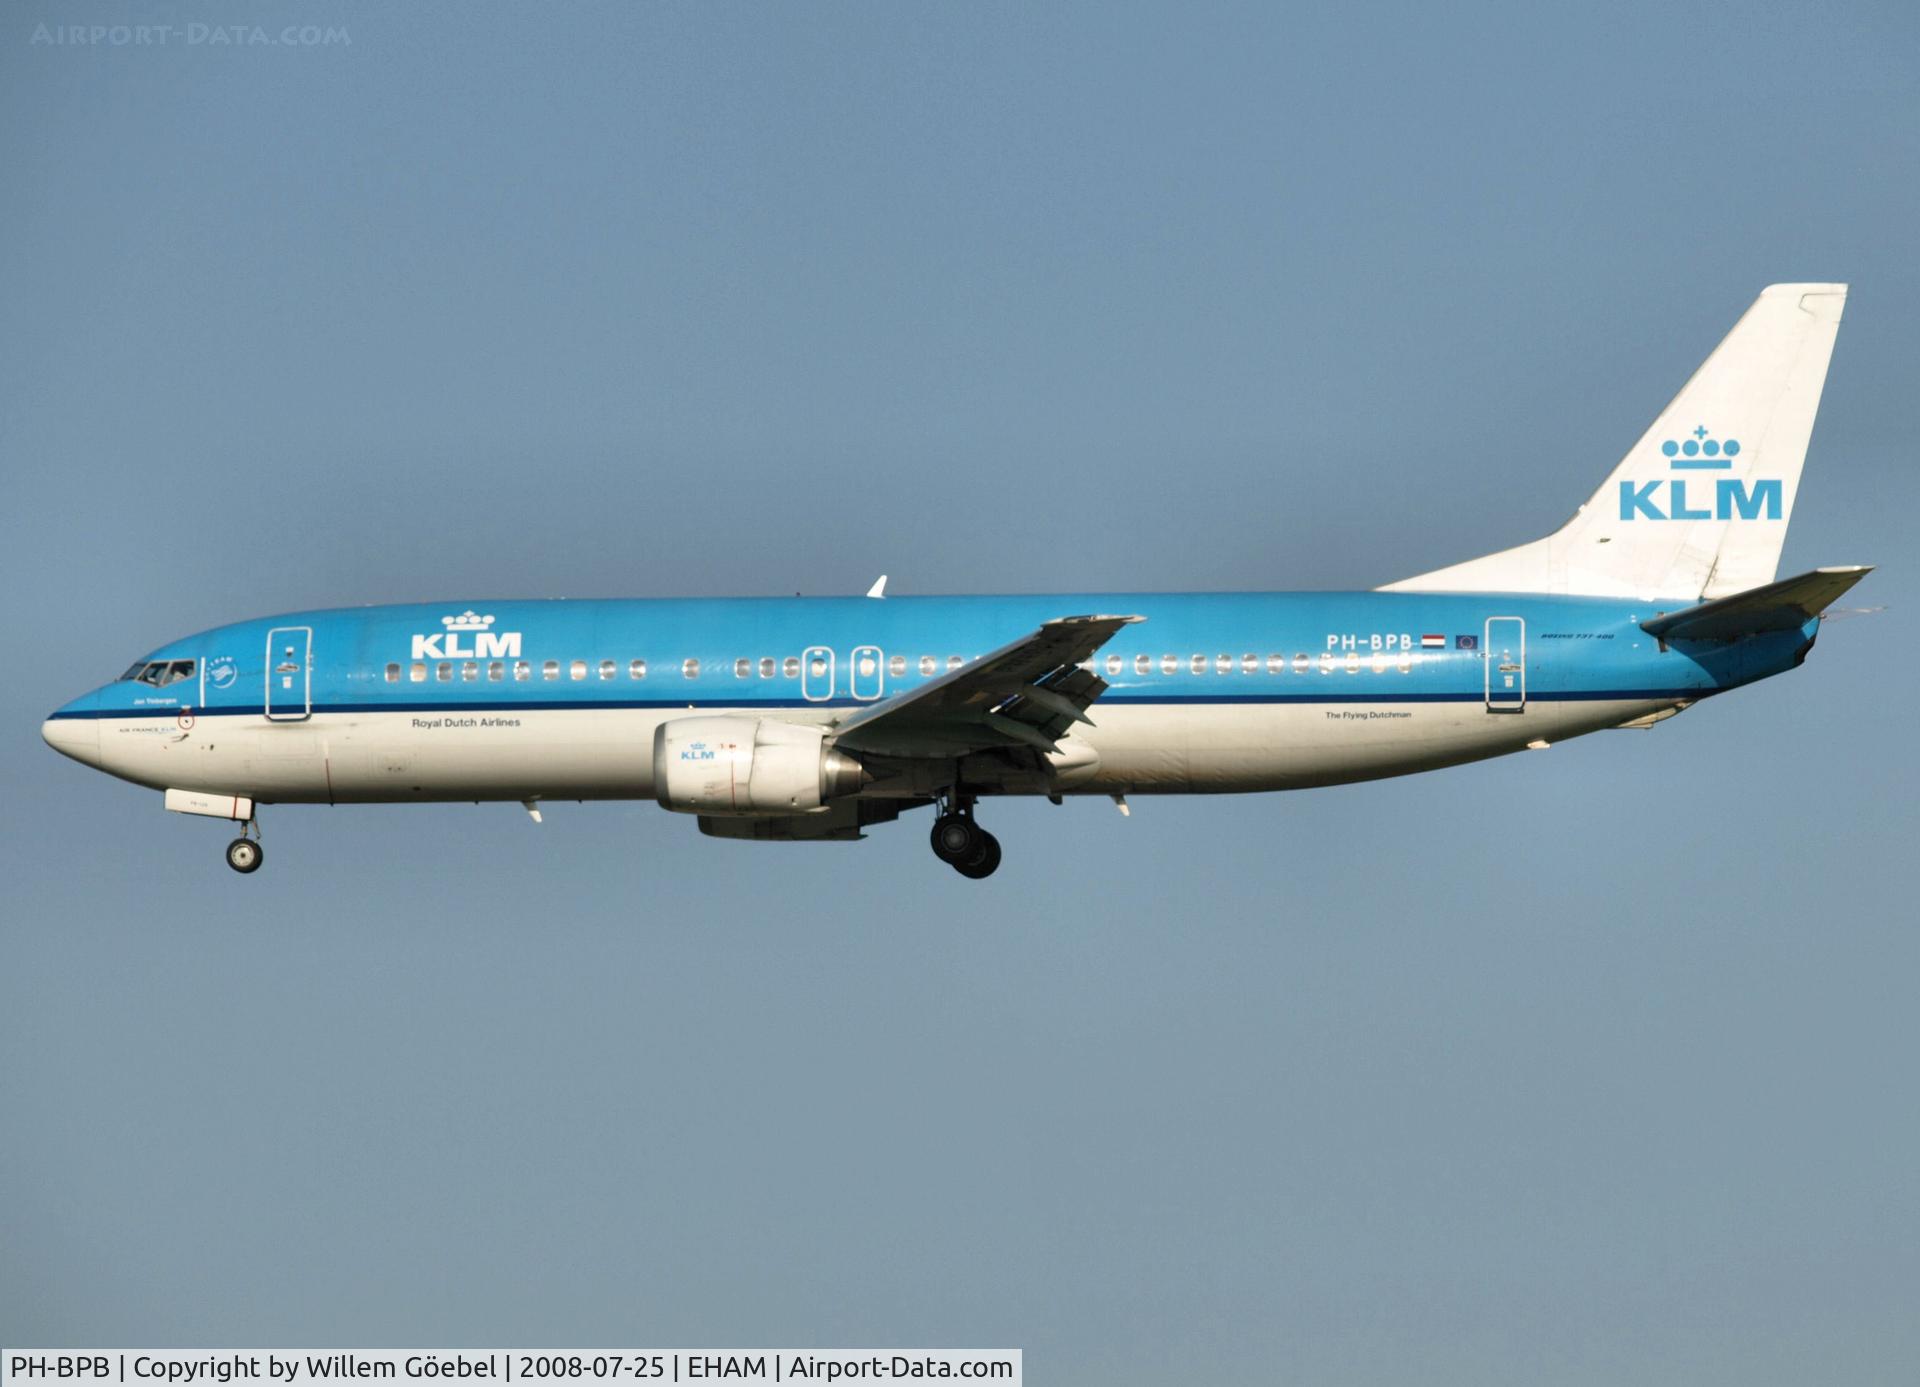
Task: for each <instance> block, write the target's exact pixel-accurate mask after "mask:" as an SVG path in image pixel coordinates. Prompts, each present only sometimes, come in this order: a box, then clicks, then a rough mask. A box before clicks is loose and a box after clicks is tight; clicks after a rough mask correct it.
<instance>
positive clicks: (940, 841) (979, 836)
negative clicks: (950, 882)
mask: <svg viewBox="0 0 1920 1387" xmlns="http://www.w3.org/2000/svg"><path fill="white" fill-rule="evenodd" d="M931 837H932V843H933V855H934V856H935V857H937V858H939V859H940V860H941V861H942V862H944V863H946V864H947V865H948V866H949V867H951V868H953V870H954V871H956V872H958V873H960V875H961V876H963V877H970V878H972V879H973V880H975V881H979V880H981V879H982V878H984V877H990V876H992V875H993V874H994V872H995V871H996V870H997V869H998V868H999V866H1000V840H999V839H998V838H996V837H994V836H993V835H992V834H991V833H989V832H987V831H986V830H985V829H984V828H982V827H980V825H979V824H977V823H976V822H974V818H973V799H972V797H971V796H963V795H954V796H952V797H951V798H949V799H948V800H947V802H946V803H945V805H943V807H942V810H941V814H940V817H939V818H937V819H935V820H934V821H933V833H932V835H931Z"/></svg>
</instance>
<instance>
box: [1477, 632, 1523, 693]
mask: <svg viewBox="0 0 1920 1387" xmlns="http://www.w3.org/2000/svg"><path fill="white" fill-rule="evenodd" d="M1481 645H1482V649H1481V652H1480V658H1481V659H1482V661H1484V662H1485V664H1486V669H1487V711H1488V712H1489V713H1524V712H1525V711H1526V710H1527V623H1526V622H1525V621H1523V620H1522V619H1521V618H1519V617H1517V616H1494V617H1488V618H1487V630H1486V638H1485V640H1484V641H1482V643H1481Z"/></svg>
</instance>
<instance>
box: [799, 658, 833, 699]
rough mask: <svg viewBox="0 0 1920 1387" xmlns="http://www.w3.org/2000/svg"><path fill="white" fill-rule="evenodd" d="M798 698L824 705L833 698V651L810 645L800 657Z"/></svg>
mask: <svg viewBox="0 0 1920 1387" xmlns="http://www.w3.org/2000/svg"><path fill="white" fill-rule="evenodd" d="M800 697H802V698H804V699H806V700H807V702H809V703H825V702H826V701H827V700H828V699H830V698H832V697H833V651H832V650H831V649H830V648H829V647H827V646H824V645H810V646H808V647H807V648H806V651H805V653H803V654H802V655H801V656H800Z"/></svg>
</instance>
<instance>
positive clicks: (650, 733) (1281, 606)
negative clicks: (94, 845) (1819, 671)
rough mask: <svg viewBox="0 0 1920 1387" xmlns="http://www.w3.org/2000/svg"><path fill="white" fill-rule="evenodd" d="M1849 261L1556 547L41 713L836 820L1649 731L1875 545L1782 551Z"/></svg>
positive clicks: (949, 834)
mask: <svg viewBox="0 0 1920 1387" xmlns="http://www.w3.org/2000/svg"><path fill="white" fill-rule="evenodd" d="M1846 296H1847V290H1846V286H1845V285H1841V284H1776V285H1773V286H1772V287H1770V288H1768V289H1766V290H1765V291H1763V292H1762V293H1761V295H1760V297H1759V298H1758V299H1757V300H1756V301H1755V302H1754V304H1753V306H1752V307H1751V308H1749V309H1748V310H1747V312H1746V314H1745V315H1744V316H1743V317H1742V318H1741V319H1740V321H1739V322H1738V323H1736V324H1735V325H1734V328H1733V331H1732V332H1730V333H1729V334H1728V335H1727V337H1726V339H1725V340H1724V341H1723V342H1721V344H1720V345H1719V347H1718V348H1716V349H1715V351H1714V352H1713V354H1712V355H1711V356H1709V357H1708V358H1707V361H1706V364H1705V365H1703V366H1702V367H1701V368H1700V369H1699V371H1698V372H1696V373H1695V375H1694V376H1693V378H1692V379H1691V380H1689V381H1688V382H1687V384H1686V386H1685V387H1684V388H1683V389H1682V390H1681V391H1680V393H1679V395H1678V396H1676V397H1675V398H1674V400H1673V402H1672V403H1671V404H1670V405H1668V406H1667V408H1666V409H1665V410H1664V411H1662V412H1661V414H1660V416H1659V417H1658V418H1657V419H1655V420H1654V422H1653V424H1652V426H1651V427H1650V428H1649V429H1648V430H1647V432H1646V433H1645V435H1644V436H1643V437H1642V438H1641V439H1640V441H1639V442H1637V443H1636V444H1634V446H1633V447H1632V448H1631V449H1630V450H1629V451H1628V452H1627V455H1626V457H1625V458H1624V459H1623V460H1622V461H1621V462H1620V464H1619V466H1618V467H1616V468H1615V469H1614V470H1613V473H1612V475H1611V476H1609V477H1608V478H1607V480H1606V481H1605V483H1604V484H1603V485H1602V486H1601V488H1600V490H1599V491H1597V492H1595V493H1594V495H1593V496H1592V498H1591V499H1589V500H1588V501H1587V503H1586V504H1585V505H1583V506H1582V507H1580V509H1579V511H1578V512H1577V513H1576V514H1575V515H1574V517H1573V518H1572V519H1571V520H1569V521H1568V522H1567V523H1566V524H1565V525H1563V526H1562V527H1561V528H1560V529H1558V530H1556V531H1555V532H1554V533H1553V534H1550V535H1548V536H1546V537H1545V538H1544V539H1537V540H1534V541H1533V542H1532V543H1530V544H1523V545H1520V546H1519V547H1518V548H1513V549H1506V550H1502V551H1501V552H1499V553H1495V554H1489V555H1487V556H1485V557H1483V558H1477V559H1471V560H1468V561H1467V562H1464V563H1460V564H1456V565H1454V566H1453V567H1450V568H1443V569H1440V570H1438V571H1437V572H1433V573H1425V574H1421V575H1420V576H1418V577H1414V578H1406V579H1402V580H1401V581H1399V582H1395V583H1389V584H1387V585H1386V586H1385V587H1382V588H1379V589H1376V590H1374V591H1370V592H1298V593H1222V594H1190V593H1117V594H1116V593H1100V594H1073V595H1070V596H1059V597H1044V596H1043V597H894V598H889V597H886V596H885V595H884V587H885V581H886V580H885V579H884V578H883V579H882V580H881V581H880V582H879V583H876V584H875V585H874V588H873V590H872V591H871V592H869V593H868V594H867V595H866V596H865V597H855V598H823V599H801V598H778V599H763V598H748V599H734V600H722V599H715V600H691V601H690V600H636V601H583V602H561V601H465V600H463V601H458V602H451V603H447V604H444V605H434V606H389V607H368V608H359V609H353V610H337V611H310V612H294V613H289V614H287V615H284V616H276V617H269V618H264V619H260V620H255V621H244V622H239V623H237V624H235V625H231V626H220V627H216V628H214V629H213V630H210V631H203V632H201V633H200V634H198V635H194V636H189V637H187V638H185V639H183V640H177V641H172V642H169V643H168V644H166V645H164V646H161V647H160V648H159V649H157V650H154V651H152V652H151V653H149V654H147V655H144V656H142V657H141V658H140V659H138V660H135V661H134V662H133V664H132V665H131V666H129V667H128V669H127V671H126V673H125V674H123V675H122V676H120V678H118V679H116V680H114V681H112V682H111V683H108V684H104V685H102V686H101V687H99V688H97V689H94V690H93V691H92V692H91V693H86V694H83V695H81V696H80V697H79V698H76V699H74V700H73V701H72V702H71V703H68V704H67V705H66V706H65V707H63V708H60V709H59V710H57V711H56V712H54V713H53V714H52V716H50V717H49V718H48V719H47V721H46V724H45V726H44V728H43V734H44V736H45V738H46V740H47V742H48V743H49V744H51V745H52V746H53V747H54V748H55V749H56V750H58V751H60V752H61V753H62V754H63V755H66V756H69V757H72V758H73V759H74V760H76V761H79V762H82V763H83V764H85V765H88V766H94V767H97V768H99V769H100V770H103V771H106V772H107V773H109V774H110V775H115V776H118V777H120V778H121V779H123V780H128V781H131V782H133V783H134V784H136V785H144V786H147V787H149V788H151V789H156V790H161V791H164V792H165V804H166V807H167V808H168V809H172V810H178V811H181V812H183V813H188V814H200V815H206V816H209V817H212V818H215V819H226V820H231V821H234V822H237V823H239V824H240V825H241V826H242V827H241V830H240V834H241V836H240V837H238V838H236V839H234V840H233V841H232V842H231V843H230V844H229V845H228V848H227V861H228V863H229V864H230V865H231V866H232V867H233V868H234V869H235V870H236V871H240V872H251V871H254V870H255V869H257V868H258V867H259V866H260V863H261V848H260V841H259V828H258V821H257V818H256V813H257V809H258V806H259V805H261V804H365V803H375V802H383V803H384V802H394V801H452V800H501V801H507V802H514V801H517V802H519V803H521V804H523V805H525V806H526V808H527V810H528V811H529V812H530V813H532V814H533V815H534V817H535V818H536V819H537V818H538V817H539V805H540V804H541V802H542V801H544V800H562V799H565V800H587V799H649V798H650V799H654V800H657V801H658V802H659V804H660V805H661V806H662V807H664V808H666V809H669V810H672V811H674V812H676V813H681V814H691V815H694V816H695V817H696V819H697V821H698V823H699V825H700V830H701V831H702V832H703V833H708V834H712V835H715V836H717V837H722V838H742V839H752V840H758V841H768V840H776V841H795V840H798V841H806V842H840V841H846V840H851V839H857V838H860V837H863V836H864V833H863V830H865V829H866V828H868V827H869V826H871V825H874V824H881V823H887V822H890V821H891V820H893V819H896V818H898V817H899V816H900V814H901V813H902V812H903V811H905V810H909V809H913V808H917V807H920V806H925V805H933V806H936V807H937V812H936V814H935V816H934V821H933V826H932V829H933V831H932V839H933V851H934V853H935V854H936V855H937V856H938V857H939V858H940V859H941V860H942V861H944V862H946V863H948V864H950V865H951V866H953V867H954V868H955V869H956V870H957V871H959V872H960V873H962V874H963V875H965V876H969V877H985V876H988V875H990V874H991V873H992V872H993V871H994V869H995V868H996V867H997V866H998V865H999V863H1000V844H999V842H998V841H997V840H996V839H995V838H994V836H993V835H992V834H991V833H989V832H987V831H986V829H985V828H983V827H982V826H981V824H980V822H979V817H978V806H979V803H980V801H981V800H982V799H984V798H986V797H989V796H994V795H1045V796H1048V797H1049V798H1052V799H1054V800H1056V801H1058V800H1059V799H1060V798H1061V797H1063V796H1066V795H1110V796H1112V797H1114V799H1115V800H1116V801H1117V802H1118V803H1119V804H1120V805H1121V806H1122V808H1123V809H1124V808H1125V805H1126V799H1125V797H1126V796H1128V795H1151V794H1216V793H1224V792H1228V791H1254V790H1297V789H1305V788H1308V787H1311V786H1318V785H1337V784H1342V783H1345V782H1348V781H1356V780H1369V779H1374V778H1377V777H1381V776H1392V775H1406V774H1409V773H1411V772H1414V771H1428V770H1435V769H1438V768H1440V767H1443V766H1452V765H1458V764H1460V763H1462V762H1466V761H1476V760H1480V759H1482V758H1484V757H1489V756H1500V755H1504V754H1506V753H1507V752H1512V751H1520V750H1523V749H1526V748H1530V747H1543V746H1547V745H1549V744H1551V743H1554V742H1558V741H1563V740H1565V739H1566V738H1568V737H1577V736H1580V735H1582V734H1584V733H1588V732H1598V731H1601V730H1603V729H1606V728H1616V727H1646V726H1651V725H1652V724H1653V723H1655V722H1658V721H1660V720H1661V719H1664V718H1667V717H1670V716H1672V715H1673V714H1675V713H1678V712H1680V711H1682V710H1683V709H1685V708H1687V707H1689V706H1690V705H1692V704H1694V703H1696V702H1698V701H1699V700H1701V699H1703V698H1707V697H1709V696H1711V695H1714V694H1719V693H1724V692H1725V691H1727V690H1728V689H1736V688H1739V687H1740V686H1742V685H1744V684H1751V683H1753V682H1755V681H1756V680H1760V679H1766V678H1769V677H1771V676H1772V675H1775V674H1781V673H1784V672H1785V671H1787V670H1790V669H1793V668H1795V667H1796V666H1797V665H1799V664H1800V663H1801V661H1802V660H1804V659H1805V658H1806V656H1807V652H1808V651H1809V650H1810V649H1811V648H1812V646H1813V642H1814V638H1815V636H1816V635H1817V634H1818V632H1819V629H1820V622H1821V617H1822V614H1823V613H1824V612H1825V611H1826V609H1827V608H1828V606H1829V604H1831V603H1832V602H1833V601H1834V600H1835V599H1837V598H1838V597H1839V596H1840V595H1841V594H1842V593H1844V592H1846V591H1847V589H1848V588H1850V587H1852V586H1853V584H1854V583H1856V582H1858V581H1859V580H1860V578H1861V577H1863V576H1864V575H1865V574H1866V573H1867V572H1868V569H1867V568H1865V567H1843V568H1821V569H1816V570H1814V571H1812V572H1809V573H1803V574H1800V575H1798V576H1796V577H1790V578H1785V579H1781V578H1778V577H1776V572H1775V570H1776V567H1777V565H1778V563H1779V558H1780V550H1781V545H1782V544H1783V542H1784V541H1785V538H1786V533H1787V522H1788V520H1789V519H1790V518H1791V517H1792V514H1793V501H1794V492H1795V489H1796V487H1797V485H1798V483H1799V480H1800V469H1801V464H1802V462H1803V461H1804V460H1805V457H1806V452H1807V443H1808V439H1809V438H1810V437H1811V435H1812V432H1813V421H1814V414H1815V412H1816V410H1817V409H1818V407H1819V403H1820V391H1821V387H1822V385H1823V383H1824V381H1825V379H1826V374H1827V363H1828V360H1829V359H1830V357H1831V356H1832V353H1833V343H1834V338H1835V335H1836V333H1837V332H1838V330H1839V326H1840V317H1841V310H1842V309H1843V307H1844V306H1845V303H1846Z"/></svg>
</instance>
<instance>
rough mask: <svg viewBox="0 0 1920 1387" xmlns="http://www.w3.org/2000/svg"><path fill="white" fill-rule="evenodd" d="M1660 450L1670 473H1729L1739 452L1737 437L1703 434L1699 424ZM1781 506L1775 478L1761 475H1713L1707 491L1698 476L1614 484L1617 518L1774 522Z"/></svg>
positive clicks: (1781, 508) (1780, 487)
mask: <svg viewBox="0 0 1920 1387" xmlns="http://www.w3.org/2000/svg"><path fill="white" fill-rule="evenodd" d="M1660 451H1661V452H1662V453H1663V454H1665V455H1666V458H1667V467H1668V468H1669V469H1670V470H1671V471H1674V472H1731V471H1732V470H1733V466H1734V459H1735V458H1737V457H1739V456H1740V440H1739V439H1737V438H1729V439H1728V440H1727V441H1726V442H1724V443H1722V442H1721V441H1720V440H1719V439H1717V438H1709V437H1707V430H1706V428H1705V426H1704V425H1703V426H1701V427H1699V428H1696V429H1695V430H1694V431H1693V437H1691V438H1689V439H1687V440H1686V441H1685V442H1684V443H1679V442H1675V441H1674V440H1673V439H1671V438H1669V439H1668V440H1667V441H1666V442H1665V443H1662V444H1661V445H1660ZM1690 485H1691V487H1692V489H1691V490H1689V486H1690ZM1783 509H1784V490H1783V488H1782V485H1781V482H1780V479H1779V478H1778V477H1761V478H1759V479H1757V480H1755V481H1754V482H1752V483H1751V484H1749V483H1747V482H1744V481H1742V480H1740V478H1738V477H1715V478H1714V479H1713V485H1712V489H1711V491H1709V489H1708V487H1707V484H1706V478H1704V477H1703V478H1697V479H1695V478H1688V477H1669V478H1667V479H1666V480H1665V481H1659V480H1655V481H1651V482H1643V483H1639V484H1635V483H1633V482H1630V481H1629V482H1622V483H1620V518H1621V519H1622V520H1778V519H1779V518H1780V514H1781V511H1782V510H1783Z"/></svg>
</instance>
